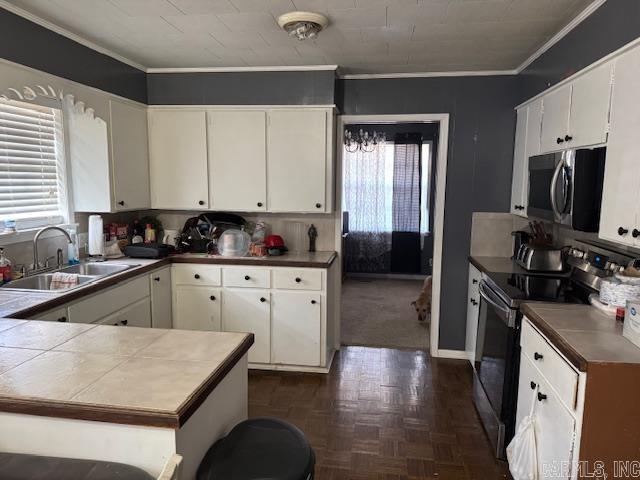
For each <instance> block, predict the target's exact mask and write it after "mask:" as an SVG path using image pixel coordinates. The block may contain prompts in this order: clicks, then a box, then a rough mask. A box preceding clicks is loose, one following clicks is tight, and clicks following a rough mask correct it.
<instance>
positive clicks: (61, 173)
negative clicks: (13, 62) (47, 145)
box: [0, 97, 75, 244]
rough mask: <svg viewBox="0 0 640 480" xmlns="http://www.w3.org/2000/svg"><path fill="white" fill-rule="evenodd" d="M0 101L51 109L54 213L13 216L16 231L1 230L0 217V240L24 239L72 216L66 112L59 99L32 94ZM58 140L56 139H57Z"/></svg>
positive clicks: (69, 220)
mask: <svg viewBox="0 0 640 480" xmlns="http://www.w3.org/2000/svg"><path fill="white" fill-rule="evenodd" d="M2 102H3V103H8V104H13V105H15V106H18V107H23V108H27V109H28V108H29V107H33V108H34V109H37V108H38V107H40V108H49V109H52V110H54V111H55V116H56V120H57V123H58V125H56V176H57V181H58V209H59V214H57V215H42V216H37V217H31V218H21V219H16V229H17V232H4V229H5V220H2V219H0V239H1V240H2V243H3V244H11V243H18V242H22V241H28V240H29V239H30V238H31V237H32V236H33V235H34V234H35V232H37V231H38V230H39V229H41V228H42V227H45V226H50V225H55V226H62V227H64V226H68V225H71V224H73V222H74V220H75V218H74V217H75V215H74V210H73V202H72V192H71V187H70V171H71V170H70V157H69V132H68V128H67V125H68V120H67V112H66V110H65V108H64V106H63V102H62V100H60V99H52V98H42V97H36V98H35V99H34V100H33V101H25V100H14V99H9V100H2ZM58 142H59V143H58Z"/></svg>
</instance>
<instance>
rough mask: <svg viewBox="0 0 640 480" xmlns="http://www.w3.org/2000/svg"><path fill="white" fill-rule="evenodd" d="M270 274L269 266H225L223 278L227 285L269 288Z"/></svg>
mask: <svg viewBox="0 0 640 480" xmlns="http://www.w3.org/2000/svg"><path fill="white" fill-rule="evenodd" d="M270 274H271V271H270V270H269V269H268V268H244V267H240V268H224V269H223V270H222V279H223V281H224V286H225V287H247V288H269V287H270V286H271V275H270Z"/></svg>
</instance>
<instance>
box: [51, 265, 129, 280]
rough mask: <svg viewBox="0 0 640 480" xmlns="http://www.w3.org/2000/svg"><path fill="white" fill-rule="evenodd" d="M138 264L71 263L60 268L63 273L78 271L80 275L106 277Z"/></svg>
mask: <svg viewBox="0 0 640 480" xmlns="http://www.w3.org/2000/svg"><path fill="white" fill-rule="evenodd" d="M137 266H138V265H125V264H122V263H120V264H115V263H111V264H109V263H79V264H78V265H69V266H68V267H64V268H61V269H60V270H58V271H59V272H63V273H77V274H79V275H95V276H99V277H105V276H107V275H113V274H114V273H119V272H124V271H125V270H129V269H130V268H133V267H137Z"/></svg>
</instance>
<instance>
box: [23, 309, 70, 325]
mask: <svg viewBox="0 0 640 480" xmlns="http://www.w3.org/2000/svg"><path fill="white" fill-rule="evenodd" d="M29 320H48V321H51V322H67V321H69V312H68V311H67V307H61V308H56V309H54V310H49V311H47V312H44V313H39V314H37V315H34V316H32V317H30V318H29Z"/></svg>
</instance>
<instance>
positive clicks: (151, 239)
mask: <svg viewBox="0 0 640 480" xmlns="http://www.w3.org/2000/svg"><path fill="white" fill-rule="evenodd" d="M155 241H156V231H155V229H154V228H153V226H152V225H151V224H150V223H147V228H146V229H145V230H144V243H155Z"/></svg>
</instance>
